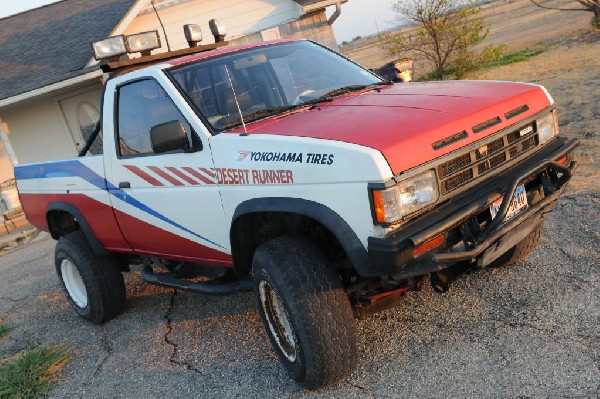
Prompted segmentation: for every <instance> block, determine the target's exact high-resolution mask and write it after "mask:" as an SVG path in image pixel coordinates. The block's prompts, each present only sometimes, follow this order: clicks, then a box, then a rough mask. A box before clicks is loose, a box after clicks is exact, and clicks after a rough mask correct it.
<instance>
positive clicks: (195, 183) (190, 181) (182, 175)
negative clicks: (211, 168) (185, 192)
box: [167, 166, 200, 186]
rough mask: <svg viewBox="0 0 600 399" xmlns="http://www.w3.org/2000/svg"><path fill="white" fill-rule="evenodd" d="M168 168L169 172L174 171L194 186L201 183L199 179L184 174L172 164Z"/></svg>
mask: <svg viewBox="0 0 600 399" xmlns="http://www.w3.org/2000/svg"><path fill="white" fill-rule="evenodd" d="M167 170H168V171H169V172H171V173H173V174H174V175H176V176H177V177H180V178H182V179H183V180H185V181H186V182H188V183H190V184H191V185H193V186H197V185H198V184H200V183H199V182H198V181H197V180H194V179H192V178H191V177H189V176H188V175H186V174H184V173H183V172H182V171H180V170H179V169H177V168H174V167H172V166H167Z"/></svg>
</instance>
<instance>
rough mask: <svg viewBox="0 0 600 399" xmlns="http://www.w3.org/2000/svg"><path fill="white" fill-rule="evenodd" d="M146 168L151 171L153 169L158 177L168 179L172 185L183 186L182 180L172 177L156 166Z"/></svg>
mask: <svg viewBox="0 0 600 399" xmlns="http://www.w3.org/2000/svg"><path fill="white" fill-rule="evenodd" d="M148 169H150V170H151V171H153V172H154V173H156V174H157V175H159V176H160V177H162V178H163V179H165V180H166V181H168V182H169V183H171V184H172V185H174V186H183V185H184V184H183V183H182V182H180V181H179V180H177V179H176V178H174V177H173V176H171V175H170V174H168V173H167V172H165V171H164V170H162V169H161V168H159V167H158V166H148Z"/></svg>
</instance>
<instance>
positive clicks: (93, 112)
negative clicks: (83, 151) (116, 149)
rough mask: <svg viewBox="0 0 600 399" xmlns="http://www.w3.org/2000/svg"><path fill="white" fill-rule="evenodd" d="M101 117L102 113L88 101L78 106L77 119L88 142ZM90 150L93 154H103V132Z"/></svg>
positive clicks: (80, 129)
mask: <svg viewBox="0 0 600 399" xmlns="http://www.w3.org/2000/svg"><path fill="white" fill-rule="evenodd" d="M99 119H100V113H99V112H98V110H97V109H96V107H94V106H93V105H92V104H90V103H88V102H86V101H84V102H81V103H79V105H78V106H77V121H78V122H79V131H80V132H81V135H82V136H83V139H84V140H85V142H86V143H87V140H88V139H89V137H90V136H91V135H92V133H93V132H94V128H95V127H96V123H98V120H99ZM89 152H90V153H91V154H93V155H96V154H102V133H100V134H98V136H97V137H96V140H94V143H93V144H92V146H91V147H90V150H89Z"/></svg>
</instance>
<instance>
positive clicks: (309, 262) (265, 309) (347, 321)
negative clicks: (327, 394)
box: [252, 236, 357, 389]
mask: <svg viewBox="0 0 600 399" xmlns="http://www.w3.org/2000/svg"><path fill="white" fill-rule="evenodd" d="M252 271H253V274H254V281H255V294H256V299H257V302H258V309H259V313H260V316H261V318H262V320H263V323H264V325H265V328H266V330H267V334H268V335H269V339H270V340H271V343H272V345H273V348H274V349H275V352H277V355H278V357H279V359H280V360H281V362H282V363H283V365H284V366H285V368H286V369H287V370H288V371H289V372H290V374H291V375H292V377H293V378H294V380H296V381H297V382H298V383H300V384H302V385H303V386H305V387H306V388H309V389H314V388H318V387H321V386H325V385H328V384H331V383H334V382H336V381H338V380H340V379H341V378H343V377H346V376H348V375H349V374H350V373H351V372H352V371H353V370H354V368H355V366H356V354H357V348H356V323H355V320H354V316H353V313H352V309H351V307H350V302H349V300H348V296H347V295H346V293H345V292H344V290H343V287H342V284H341V281H340V279H339V278H338V275H337V274H336V273H335V271H334V270H333V268H332V267H331V266H330V264H329V261H328V260H327V258H326V257H325V256H324V255H323V253H322V252H321V251H320V250H319V248H318V247H316V246H315V245H314V244H313V243H311V242H310V241H308V240H307V239H304V238H301V237H290V236H284V237H279V238H276V239H273V240H271V241H268V242H267V243H265V244H263V245H262V246H261V247H259V248H258V249H257V250H256V252H255V255H254V259H253V262H252Z"/></svg>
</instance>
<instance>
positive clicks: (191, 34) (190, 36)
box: [183, 24, 202, 47]
mask: <svg viewBox="0 0 600 399" xmlns="http://www.w3.org/2000/svg"><path fill="white" fill-rule="evenodd" d="M183 34H184V35H185V40H187V42H188V45H189V46H190V47H196V46H197V45H198V43H200V42H201V41H202V30H200V25H196V24H187V25H183Z"/></svg>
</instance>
